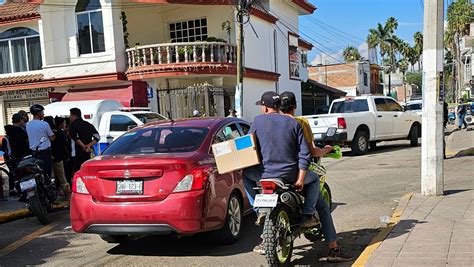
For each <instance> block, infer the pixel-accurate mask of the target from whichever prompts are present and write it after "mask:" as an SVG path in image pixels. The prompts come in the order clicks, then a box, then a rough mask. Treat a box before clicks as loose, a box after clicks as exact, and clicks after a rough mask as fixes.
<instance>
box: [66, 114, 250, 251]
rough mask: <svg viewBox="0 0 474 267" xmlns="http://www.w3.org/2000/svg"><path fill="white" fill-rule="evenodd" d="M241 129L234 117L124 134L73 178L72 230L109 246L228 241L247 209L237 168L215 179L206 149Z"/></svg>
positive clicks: (244, 128) (232, 239)
mask: <svg viewBox="0 0 474 267" xmlns="http://www.w3.org/2000/svg"><path fill="white" fill-rule="evenodd" d="M249 128H250V126H249V124H248V123H247V122H245V121H243V120H241V119H237V118H198V119H183V120H176V121H160V122H154V123H151V124H147V125H144V126H141V127H137V128H135V129H133V130H131V131H129V132H127V133H126V134H124V135H122V136H121V137H119V138H118V139H117V140H116V141H114V142H113V143H112V144H111V145H110V146H109V147H108V148H107V149H106V150H105V151H104V152H103V154H102V155H101V156H99V157H96V158H95V159H93V160H90V161H87V162H86V163H85V164H84V165H83V166H82V168H81V169H80V171H78V172H77V173H76V175H75V176H74V179H73V187H72V188H73V189H72V190H73V194H72V198H71V211H70V214H71V216H70V217H71V224H72V228H73V230H74V231H76V232H79V233H93V234H99V235H100V236H101V237H102V239H104V240H105V241H109V242H122V241H124V240H126V238H127V237H128V236H134V235H168V234H175V235H189V234H195V233H199V232H208V231H211V232H212V233H213V235H214V236H215V237H216V238H217V239H219V240H220V241H221V242H222V243H226V244H228V243H232V242H235V241H236V240H237V239H238V238H239V236H240V233H241V231H242V222H243V221H242V215H243V214H245V213H246V212H250V211H251V208H250V205H249V202H248V200H247V197H246V194H245V190H244V186H243V181H242V176H241V171H234V172H230V173H226V174H219V173H218V172H217V167H216V164H215V160H214V157H213V155H212V149H211V145H212V144H213V143H220V142H223V141H226V140H230V139H233V138H236V137H239V136H243V135H245V134H247V132H248V130H249Z"/></svg>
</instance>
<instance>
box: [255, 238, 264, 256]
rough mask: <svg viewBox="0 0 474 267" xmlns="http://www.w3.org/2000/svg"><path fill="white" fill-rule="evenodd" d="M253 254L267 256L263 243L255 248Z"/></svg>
mask: <svg viewBox="0 0 474 267" xmlns="http://www.w3.org/2000/svg"><path fill="white" fill-rule="evenodd" d="M253 252H255V253H257V254H258V255H265V248H264V247H263V241H262V243H260V244H258V246H256V247H254V248H253Z"/></svg>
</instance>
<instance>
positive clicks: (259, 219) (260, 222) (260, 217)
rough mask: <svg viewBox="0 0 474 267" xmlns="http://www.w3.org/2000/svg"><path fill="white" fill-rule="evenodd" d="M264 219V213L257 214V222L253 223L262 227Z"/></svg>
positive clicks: (265, 215)
mask: <svg viewBox="0 0 474 267" xmlns="http://www.w3.org/2000/svg"><path fill="white" fill-rule="evenodd" d="M266 217H267V214H266V213H263V212H259V213H257V220H256V221H255V225H263V224H264V223H265V218H266Z"/></svg>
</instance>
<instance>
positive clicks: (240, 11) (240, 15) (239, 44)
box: [235, 0, 247, 118]
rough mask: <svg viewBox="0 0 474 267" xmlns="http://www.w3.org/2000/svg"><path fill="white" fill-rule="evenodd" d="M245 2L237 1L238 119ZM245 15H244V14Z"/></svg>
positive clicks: (240, 114) (240, 113)
mask: <svg viewBox="0 0 474 267" xmlns="http://www.w3.org/2000/svg"><path fill="white" fill-rule="evenodd" d="M246 12H247V10H246V0H239V6H238V11H237V23H238V27H237V86H236V88H235V109H236V111H237V116H238V117H239V118H242V117H243V113H244V112H243V111H244V90H243V89H244V64H243V60H244V53H243V52H244V23H245V22H244V17H245V16H244V15H245V14H246ZM244 13H245V14H244Z"/></svg>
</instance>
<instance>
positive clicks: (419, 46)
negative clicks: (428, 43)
mask: <svg viewBox="0 0 474 267" xmlns="http://www.w3.org/2000/svg"><path fill="white" fill-rule="evenodd" d="M413 40H414V41H415V46H413V57H415V58H416V61H415V63H418V70H421V66H422V65H421V63H422V61H421V55H422V54H423V34H422V33H421V32H415V34H413ZM415 63H414V64H415Z"/></svg>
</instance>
